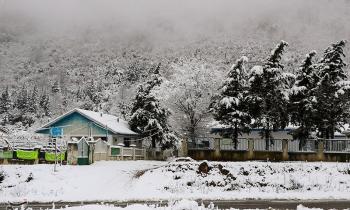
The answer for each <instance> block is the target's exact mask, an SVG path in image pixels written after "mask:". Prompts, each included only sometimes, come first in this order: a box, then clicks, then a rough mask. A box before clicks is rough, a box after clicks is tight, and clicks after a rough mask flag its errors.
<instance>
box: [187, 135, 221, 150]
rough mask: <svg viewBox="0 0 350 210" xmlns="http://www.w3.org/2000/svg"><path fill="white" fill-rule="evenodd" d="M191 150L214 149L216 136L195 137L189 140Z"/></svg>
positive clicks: (188, 144) (188, 145)
mask: <svg viewBox="0 0 350 210" xmlns="http://www.w3.org/2000/svg"><path fill="white" fill-rule="evenodd" d="M187 147H188V149H189V150H213V149H214V138H212V137H194V138H190V139H189V140H188V142H187Z"/></svg>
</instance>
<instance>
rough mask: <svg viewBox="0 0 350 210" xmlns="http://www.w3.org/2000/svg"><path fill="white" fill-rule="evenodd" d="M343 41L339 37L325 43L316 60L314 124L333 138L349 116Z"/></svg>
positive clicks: (320, 134)
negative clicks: (335, 41)
mask: <svg viewBox="0 0 350 210" xmlns="http://www.w3.org/2000/svg"><path fill="white" fill-rule="evenodd" d="M345 44H346V41H344V40H342V41H340V42H338V43H336V44H332V45H331V46H330V47H328V48H327V49H326V50H325V52H324V55H323V58H322V59H321V60H320V62H319V63H318V64H317V68H318V76H319V77H320V81H319V82H318V85H317V87H316V88H315V94H316V97H315V105H314V107H315V109H316V110H317V115H316V116H317V119H316V121H317V122H316V124H317V128H318V131H319V136H320V137H321V138H327V139H328V138H333V137H334V132H335V131H336V130H339V128H340V126H342V125H343V124H344V123H345V122H346V121H347V119H348V118H349V113H348V110H349V107H350V102H349V89H350V84H349V81H346V79H347V76H346V73H345V71H344V68H345V66H346V64H345V63H344V61H343V57H345V55H344V50H343V49H344V47H345Z"/></svg>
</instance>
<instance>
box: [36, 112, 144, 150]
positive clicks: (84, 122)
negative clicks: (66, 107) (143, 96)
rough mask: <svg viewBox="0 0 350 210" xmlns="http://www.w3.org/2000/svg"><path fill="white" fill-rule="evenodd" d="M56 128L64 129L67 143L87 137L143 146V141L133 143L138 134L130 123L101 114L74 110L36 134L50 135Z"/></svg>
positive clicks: (111, 143)
mask: <svg viewBox="0 0 350 210" xmlns="http://www.w3.org/2000/svg"><path fill="white" fill-rule="evenodd" d="M54 127H60V128H62V129H63V138H65V139H66V140H67V141H71V140H72V139H73V138H76V139H81V138H82V137H86V138H89V140H94V141H97V140H98V139H101V140H103V141H105V142H106V143H108V144H109V145H118V144H119V143H124V144H125V145H126V146H129V145H130V144H136V145H137V147H141V146H142V142H141V141H133V139H137V137H138V134H137V133H136V132H134V131H132V130H131V129H130V127H129V124H128V122H126V121H124V120H122V119H120V118H119V117H116V116H113V115H110V114H104V113H101V112H93V111H88V110H83V109H73V110H71V111H69V112H67V113H65V114H63V115H62V116H59V117H58V118H56V119H54V120H52V121H51V122H49V123H47V124H46V125H44V126H42V127H41V128H39V129H38V130H36V133H39V134H46V135H49V134H50V130H51V128H54Z"/></svg>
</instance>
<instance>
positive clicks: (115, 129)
mask: <svg viewBox="0 0 350 210" xmlns="http://www.w3.org/2000/svg"><path fill="white" fill-rule="evenodd" d="M73 113H79V114H80V115H82V116H84V117H86V118H87V119H89V120H91V121H93V122H94V123H95V124H97V125H98V126H100V127H102V128H103V129H106V128H107V129H108V130H109V131H111V132H112V133H115V134H125V135H137V133H135V132H134V131H132V130H131V129H130V126H129V124H128V122H126V121H125V120H122V119H120V118H118V117H117V116H114V115H110V114H104V113H101V112H93V111H89V110H84V109H77V108H76V109H73V110H71V111H69V112H67V113H65V114H63V115H61V116H59V117H57V118H56V119H54V120H52V121H50V122H49V123H47V124H45V125H44V126H42V127H41V128H39V129H38V130H37V131H40V130H44V129H48V128H49V127H50V126H51V125H53V124H55V123H56V122H58V121H59V120H61V119H63V118H65V117H67V116H69V115H71V114H73ZM37 131H36V132H37Z"/></svg>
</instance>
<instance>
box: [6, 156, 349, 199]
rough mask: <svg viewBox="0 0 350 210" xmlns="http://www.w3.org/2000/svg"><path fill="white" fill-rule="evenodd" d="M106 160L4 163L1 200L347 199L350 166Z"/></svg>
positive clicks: (331, 164) (345, 164)
mask: <svg viewBox="0 0 350 210" xmlns="http://www.w3.org/2000/svg"><path fill="white" fill-rule="evenodd" d="M199 164H200V162H157V161H113V162H112V161H110V162H97V163H95V164H93V165H90V166H60V167H58V172H53V165H3V166H0V174H1V171H3V174H4V179H3V180H2V181H1V175H0V202H8V201H12V202H19V201H24V200H27V201H45V202H52V201H137V200H145V201H150V200H153V201H161V200H170V201H173V200H181V199H190V200H193V199H208V200H217V199H348V198H349V197H350V164H349V163H322V162H316V163H308V162H286V163H271V162H209V167H210V170H209V172H208V173H199V172H198V171H197V170H198V166H199Z"/></svg>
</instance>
